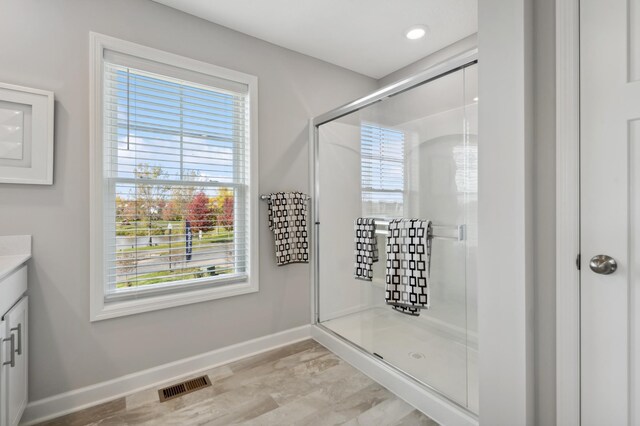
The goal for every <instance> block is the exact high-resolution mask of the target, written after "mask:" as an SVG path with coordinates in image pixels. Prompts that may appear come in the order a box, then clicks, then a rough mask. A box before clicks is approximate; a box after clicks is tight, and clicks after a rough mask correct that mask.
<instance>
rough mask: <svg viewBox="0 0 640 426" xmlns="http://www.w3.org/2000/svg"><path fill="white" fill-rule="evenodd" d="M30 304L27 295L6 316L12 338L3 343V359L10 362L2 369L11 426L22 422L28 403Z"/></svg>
mask: <svg viewBox="0 0 640 426" xmlns="http://www.w3.org/2000/svg"><path fill="white" fill-rule="evenodd" d="M27 305H28V300H27V297H23V298H22V299H20V301H19V302H18V303H17V304H16V305H15V306H14V307H13V308H11V310H10V311H9V312H7V314H6V315H5V316H4V322H5V329H4V332H5V335H6V337H5V338H6V339H9V340H8V341H6V342H5V343H4V345H5V348H4V350H5V360H4V363H7V364H5V365H3V371H2V374H3V376H5V377H3V380H4V381H5V383H6V389H7V394H6V396H5V400H6V402H7V410H6V411H7V421H8V423H7V424H8V426H15V425H17V424H18V422H20V418H21V417H22V413H23V412H24V409H25V407H26V406H27V397H28V395H27V379H28V378H27V367H28V361H27V354H28V349H27V344H28V338H27V318H28V311H27ZM12 342H13V343H12ZM7 346H8V349H7ZM12 350H13V353H12V352H11V351H12ZM6 355H9V356H8V357H7V356H6Z"/></svg>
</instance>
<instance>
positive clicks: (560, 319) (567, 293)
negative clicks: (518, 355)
mask: <svg viewBox="0 0 640 426" xmlns="http://www.w3.org/2000/svg"><path fill="white" fill-rule="evenodd" d="M579 253H580V1H579V0H556V259H557V261H556V264H557V266H556V410H557V411H556V419H557V424H559V425H563V426H572V425H575V426H577V425H579V424H580V271H579V270H578V268H577V266H576V257H577V255H578V254H579Z"/></svg>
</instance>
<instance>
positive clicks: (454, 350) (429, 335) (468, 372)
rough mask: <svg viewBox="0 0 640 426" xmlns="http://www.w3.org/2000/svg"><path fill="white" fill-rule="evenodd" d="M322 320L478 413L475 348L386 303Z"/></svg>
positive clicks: (359, 344) (362, 346)
mask: <svg viewBox="0 0 640 426" xmlns="http://www.w3.org/2000/svg"><path fill="white" fill-rule="evenodd" d="M321 324H322V325H323V326H325V327H326V328H328V329H329V330H331V331H333V332H334V333H336V334H338V335H340V336H342V337H343V338H345V339H347V340H348V341H350V342H352V343H354V344H355V345H357V346H360V347H361V348H363V349H365V350H366V351H368V352H369V353H371V354H374V355H376V356H378V357H380V358H382V359H384V360H385V361H386V362H388V363H390V364H391V365H393V366H395V367H396V368H398V369H400V370H402V371H403V372H405V373H406V374H408V375H410V376H412V377H413V378H415V379H417V380H418V381H420V382H423V383H424V384H426V385H428V386H430V387H432V388H434V389H436V390H437V391H438V392H440V393H441V394H443V395H445V396H447V397H448V398H450V399H451V400H453V401H455V402H457V403H458V404H460V405H462V406H464V407H467V409H468V410H469V411H471V412H474V413H477V412H478V379H477V377H478V376H477V357H478V352H477V349H476V348H474V347H469V346H467V344H466V343H465V341H464V339H461V338H460V337H459V336H454V335H452V334H448V333H446V332H443V331H442V330H441V329H439V328H438V327H436V326H429V322H428V321H426V320H423V319H418V318H416V317H411V316H408V315H405V314H401V313H398V312H395V311H393V310H392V309H390V308H389V307H376V308H371V309H367V310H364V311H361V312H357V313H353V314H349V315H345V316H343V317H339V318H335V319H331V320H328V321H324V322H322V323H321Z"/></svg>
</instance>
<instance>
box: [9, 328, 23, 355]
mask: <svg viewBox="0 0 640 426" xmlns="http://www.w3.org/2000/svg"><path fill="white" fill-rule="evenodd" d="M11 331H17V332H18V349H16V352H17V353H18V355H22V323H20V324H18V326H17V327H13V328H12V329H11ZM12 336H13V334H12Z"/></svg>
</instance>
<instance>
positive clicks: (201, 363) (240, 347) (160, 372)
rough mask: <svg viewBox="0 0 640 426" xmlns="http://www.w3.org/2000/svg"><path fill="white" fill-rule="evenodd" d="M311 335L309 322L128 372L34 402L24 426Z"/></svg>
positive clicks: (27, 412)
mask: <svg viewBox="0 0 640 426" xmlns="http://www.w3.org/2000/svg"><path fill="white" fill-rule="evenodd" d="M309 338H311V331H310V326H309V325H303V326H301V327H297V328H291V329H289V330H285V331H281V332H278V333H274V334H270V335H267V336H263V337H258V338H256V339H252V340H248V341H246V342H242V343H238V344H235V345H231V346H227V347H224V348H221V349H217V350H214V351H211V352H207V353H204V354H201V355H196V356H193V357H190V358H185V359H182V360H179V361H175V362H170V363H168V364H164V365H160V366H157V367H154V368H150V369H148V370H143V371H140V372H137V373H132V374H128V375H126V376H122V377H118V378H116V379H113V380H109V381H106V382H102V383H97V384H95V385H91V386H87V387H84V388H81V389H76V390H73V391H70V392H65V393H62V394H59V395H54V396H51V397H49V398H45V399H41V400H38V401H33V402H30V403H29V405H27V408H26V410H25V412H24V415H23V417H22V422H21V423H20V424H21V425H22V426H28V425H33V424H36V423H39V422H43V421H46V420H50V419H54V418H56V417H59V416H63V415H65V414H69V413H72V412H74V411H78V410H82V409H84V408H88V407H92V406H95V405H98V404H101V403H104V402H108V401H111V400H113V399H116V398H121V397H123V396H126V395H130V394H132V393H135V392H137V391H140V390H143V389H146V388H150V387H155V386H158V385H160V384H162V383H165V382H168V381H172V380H177V379H179V378H182V377H184V376H188V375H191V374H194V373H197V372H199V371H203V370H208V369H211V368H214V367H217V366H219V365H224V364H227V363H229V362H233V361H236V360H238V359H241V358H246V357H248V356H252V355H256V354H259V353H262V352H266V351H269V350H272V349H276V348H279V347H282V346H286V345H290V344H292V343H295V342H299V341H302V340H306V339H309Z"/></svg>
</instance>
